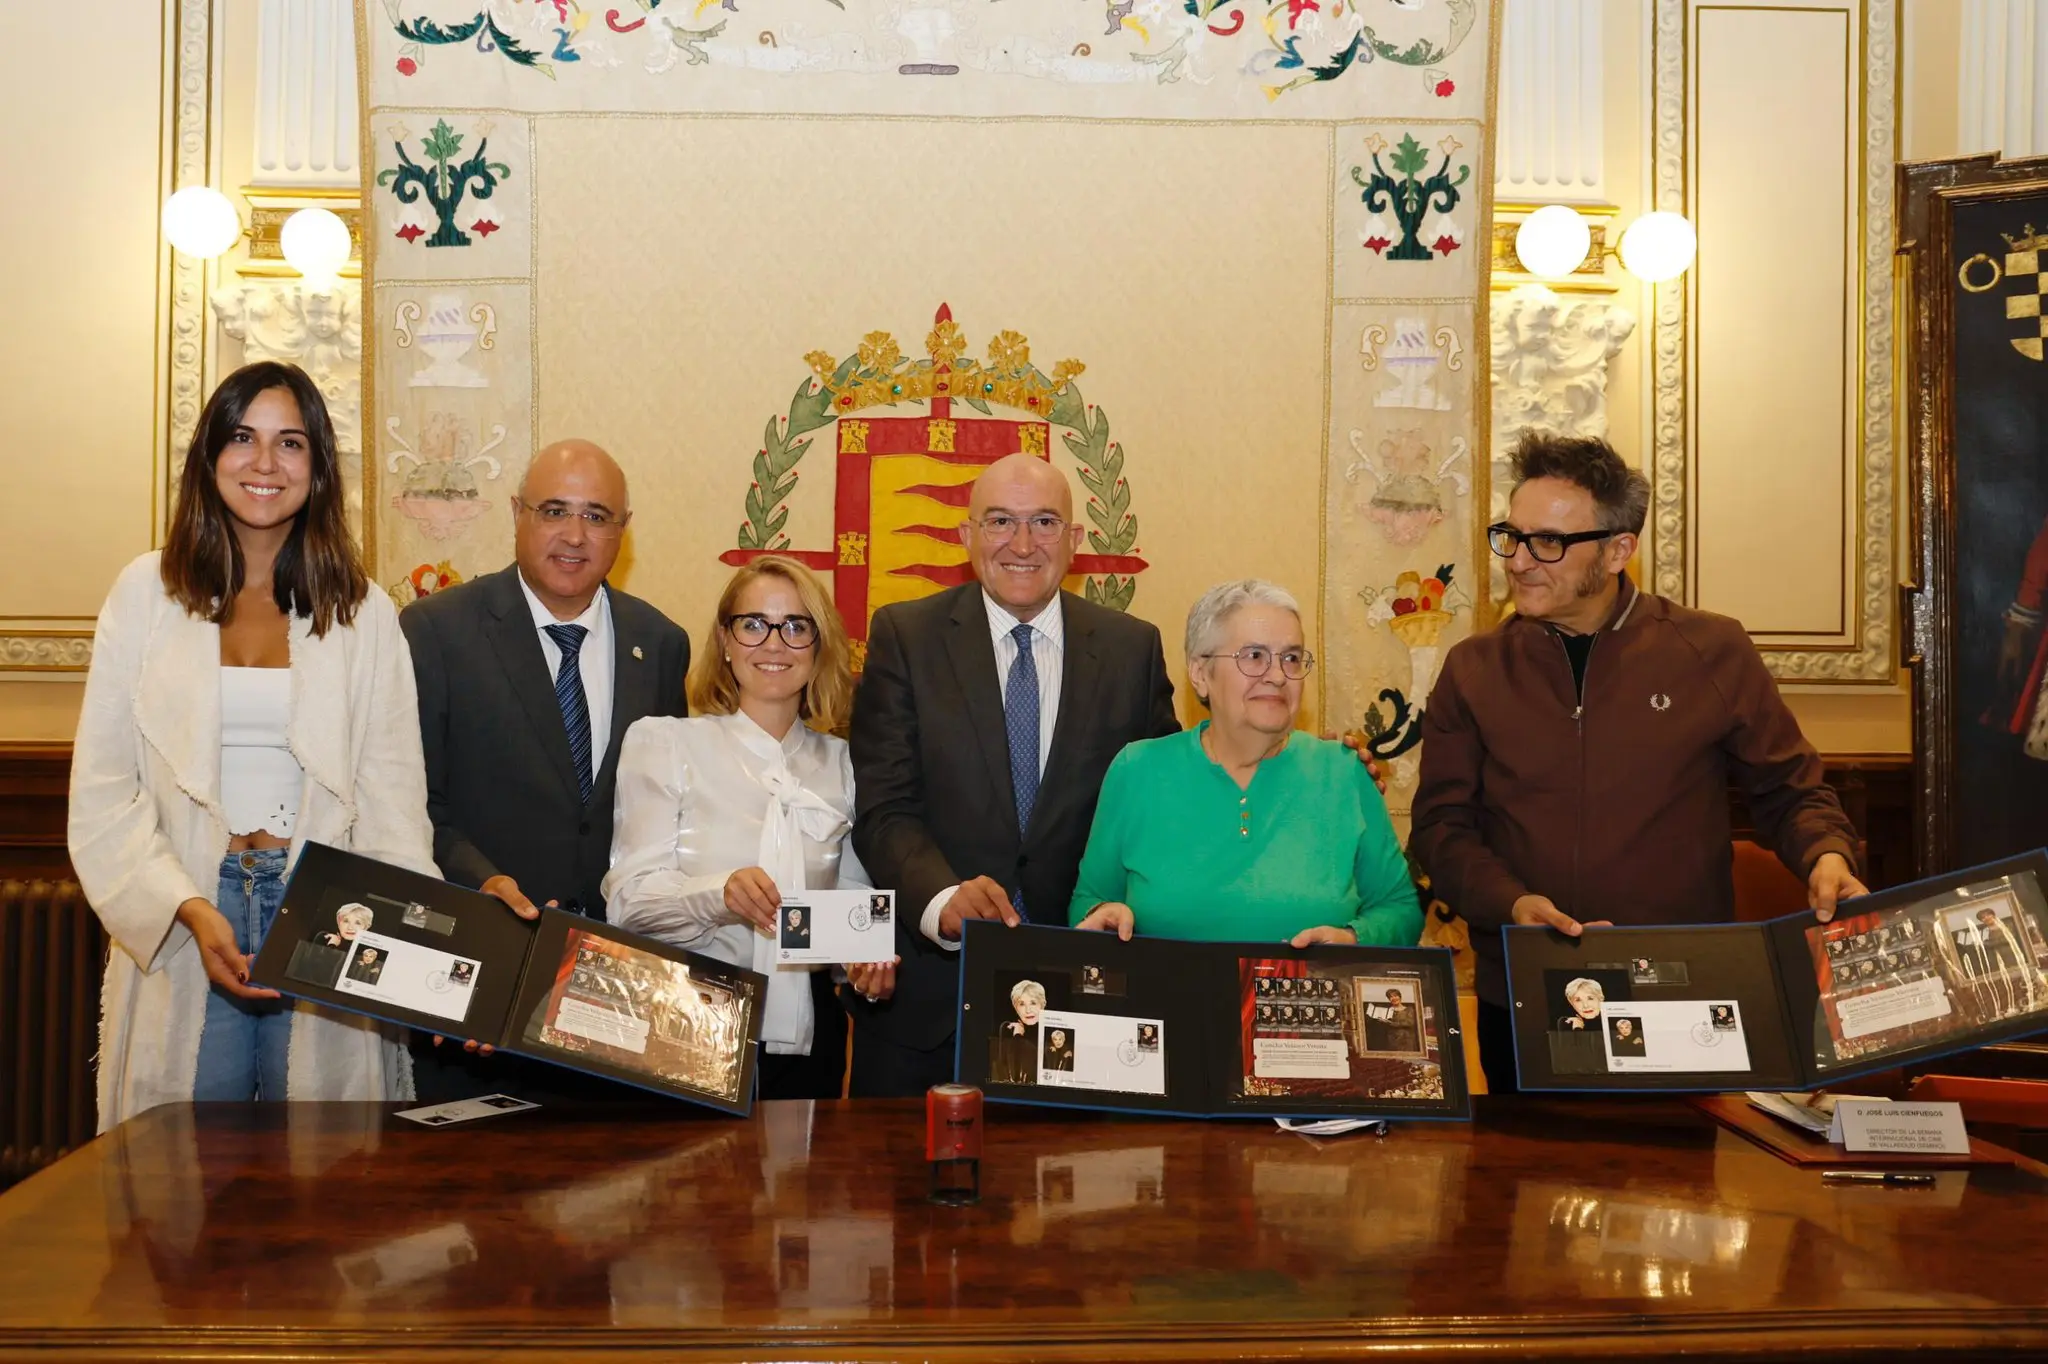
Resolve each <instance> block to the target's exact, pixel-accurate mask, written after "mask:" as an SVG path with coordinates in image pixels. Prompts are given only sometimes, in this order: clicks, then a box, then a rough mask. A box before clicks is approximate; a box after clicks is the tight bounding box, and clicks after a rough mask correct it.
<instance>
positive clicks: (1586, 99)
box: [1493, 0, 1607, 204]
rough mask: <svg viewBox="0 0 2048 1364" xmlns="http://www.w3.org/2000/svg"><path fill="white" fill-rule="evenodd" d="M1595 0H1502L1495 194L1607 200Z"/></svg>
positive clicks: (1518, 198)
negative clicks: (1504, 11) (1505, 9)
mask: <svg viewBox="0 0 2048 1364" xmlns="http://www.w3.org/2000/svg"><path fill="white" fill-rule="evenodd" d="M1600 24H1601V5H1600V0H1507V14H1506V19H1505V22H1504V23H1503V24H1502V25H1501V46H1500V89H1499V94H1498V104H1497V105H1496V110H1497V115H1498V117H1497V122H1496V124H1495V126H1496V128H1497V129H1498V132H1497V135H1496V144H1495V151H1494V180H1493V186H1494V194H1495V197H1497V198H1499V199H1503V200H1506V201H1508V202H1511V203H1513V202H1530V203H1542V204H1551V203H1596V204H1597V203H1606V202H1607V175H1606V169H1605V161H1604V155H1603V151H1604V140H1605V138H1606V126H1605V124H1604V122H1603V120H1602V113H1601V99H1602V96H1603V93H1604V90H1603V85H1602V79H1601V47H1600Z"/></svg>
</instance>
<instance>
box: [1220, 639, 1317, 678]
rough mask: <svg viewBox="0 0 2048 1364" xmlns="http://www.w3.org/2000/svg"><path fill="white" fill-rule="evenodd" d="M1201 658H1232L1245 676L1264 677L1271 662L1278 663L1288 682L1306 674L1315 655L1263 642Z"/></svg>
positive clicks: (1271, 667) (1271, 666) (1271, 665)
mask: <svg viewBox="0 0 2048 1364" xmlns="http://www.w3.org/2000/svg"><path fill="white" fill-rule="evenodd" d="M1200 656H1201V657H1203V658H1234V659H1236V660H1237V670H1238V671H1239V672H1241V673H1243V674H1244V675H1245V676H1246V677H1264V676H1265V675H1266V674H1267V673H1269V672H1271V671H1273V664H1274V663H1275V662H1276V661H1277V662H1278V663H1279V664H1280V675H1281V676H1282V677H1285V678H1286V679H1287V680H1288V681H1290V682H1299V681H1301V679H1302V678H1304V677H1307V676H1308V670H1309V669H1310V668H1313V667H1315V665H1316V656H1315V655H1314V654H1312V653H1310V652H1309V651H1308V650H1306V649H1273V648H1269V647H1268V646H1266V645H1264V644H1247V645H1245V646H1244V647H1243V648H1242V649H1239V650H1238V651H1237V652H1236V653H1234V654H1202V655H1200Z"/></svg>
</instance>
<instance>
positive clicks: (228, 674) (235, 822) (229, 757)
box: [220, 667, 306, 838]
mask: <svg viewBox="0 0 2048 1364" xmlns="http://www.w3.org/2000/svg"><path fill="white" fill-rule="evenodd" d="M291 719H292V670H291V669H290V668H229V667H223V668H222V669H221V670H220V803H221V806H222V808H223V809H224V810H226V812H227V817H228V832H229V833H230V834H252V833H255V832H257V831H258V830H259V829H261V830H268V831H269V832H271V833H273V834H276V835H277V836H278V837H279V838H290V837H291V833H292V825H293V824H295V823H297V822H298V817H299V794H300V791H301V790H302V789H303V788H304V786H305V784H306V773H305V769H303V768H301V767H300V766H299V760H298V759H297V758H295V757H293V756H292V750H291V743H290V740H289V739H288V737H287V735H288V733H289V731H290V728H291Z"/></svg>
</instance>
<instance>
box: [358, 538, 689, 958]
mask: <svg viewBox="0 0 2048 1364" xmlns="http://www.w3.org/2000/svg"><path fill="white" fill-rule="evenodd" d="M610 591H611V605H612V630H613V635H614V654H613V665H612V667H613V671H612V677H613V682H612V723H611V739H610V741H609V743H608V745H607V746H606V748H605V756H604V765H603V766H602V767H601V768H600V769H599V770H598V771H597V772H595V773H593V774H592V776H593V778H594V781H593V786H592V790H591V795H590V803H589V804H588V805H585V804H584V803H583V801H582V799H581V797H580V796H579V795H578V792H577V788H576V769H575V766H574V762H573V760H572V759H571V758H570V756H569V737H568V734H567V733H566V732H565V731H564V730H563V728H562V712H561V708H560V707H559V706H558V705H557V704H556V701H555V684H554V679H553V678H552V677H551V676H550V675H549V673H548V665H547V657H546V655H545V654H543V653H542V652H541V647H540V637H539V634H538V632H537V631H536V630H535V629H534V628H533V617H532V615H531V614H530V613H529V611H528V609H527V605H526V599H525V596H524V594H522V593H521V592H520V590H519V569H518V567H517V566H516V565H515V566H511V567H507V568H505V569H503V570H501V571H499V572H497V573H492V574H489V575H488V576H485V577H482V578H478V579H476V580H475V581H474V582H469V583H464V584H462V585H461V586H459V587H453V588H450V589H448V590H447V591H445V592H436V593H435V594H434V595H432V596H430V597H424V598H422V599H420V600H419V601H416V602H414V603H413V604H412V605H410V606H408V607H406V608H405V610H404V611H403V612H401V613H400V615H399V618H398V623H399V625H400V627H401V628H403V629H404V631H405V638H406V641H407V642H408V643H409V644H410V645H411V646H412V663H413V673H414V676H415V677H416V678H417V680H418V683H419V698H420V739H421V745H422V748H423V749H424V750H425V754H426V762H427V813H428V814H429V815H430V816H431V817H432V818H433V821H434V861H435V862H436V863H438V864H439V865H440V868H441V874H442V875H443V876H445V877H447V878H448V879H449V880H450V881H453V882H456V883H457V884H459V885H465V886H480V885H482V884H483V883H484V881H486V880H487V879H489V878H490V877H492V876H494V875H497V874H499V873H503V874H504V875H506V876H509V877H511V878H512V879H513V880H515V881H517V882H518V883H519V888H520V889H521V890H522V891H524V892H525V893H526V895H527V896H528V897H529V898H530V899H531V900H532V901H533V902H534V903H535V904H545V903H547V902H548V901H549V900H558V901H560V902H561V903H562V905H563V906H564V907H576V908H580V909H581V910H582V911H583V912H585V913H587V914H590V915H592V916H594V917H598V918H602V917H603V915H604V897H603V895H602V894H600V892H599V890H598V887H599V885H600V883H601V882H602V881H603V880H604V874H605V870H606V868H607V867H608V866H609V864H610V860H611V848H612V793H613V790H614V788H615V786H616V785H617V781H618V767H619V749H620V748H621V747H622V746H623V742H624V739H625V734H626V729H627V727H628V726H629V725H631V724H632V723H633V722H634V721H635V720H638V719H641V718H642V717H643V716H648V715H681V714H683V713H684V709H685V703H684V700H683V676H684V674H685V673H687V672H688V671H689V667H690V638H689V636H688V635H686V634H684V633H683V631H682V628H681V627H680V626H678V625H677V624H676V623H675V622H674V621H671V620H670V619H669V618H668V617H666V616H664V615H662V614H661V612H659V611H657V610H655V609H654V608H653V607H652V606H649V605H648V604H647V603H646V602H644V601H641V600H640V599H639V598H637V597H629V596H627V595H626V594H625V593H623V592H621V591H619V590H618V589H617V588H612V589H610ZM636 648H637V649H638V650H639V656H638V657H636V656H635V655H634V650H635V649H636Z"/></svg>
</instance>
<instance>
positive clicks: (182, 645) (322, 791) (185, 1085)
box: [70, 553, 438, 1132]
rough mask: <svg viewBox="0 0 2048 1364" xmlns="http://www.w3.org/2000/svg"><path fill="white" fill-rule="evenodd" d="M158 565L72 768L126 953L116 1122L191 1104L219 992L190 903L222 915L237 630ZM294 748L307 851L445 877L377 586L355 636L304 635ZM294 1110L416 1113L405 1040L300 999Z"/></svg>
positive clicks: (409, 699)
mask: <svg viewBox="0 0 2048 1364" xmlns="http://www.w3.org/2000/svg"><path fill="white" fill-rule="evenodd" d="M157 559H158V556H157V555H156V554H154V553H152V554H145V555H143V556H142V557H141V558H139V559H137V560H135V561H134V562H133V563H131V564H129V565H128V567H127V568H125V569H123V570H122V572H121V576H120V577H119V578H118V579H116V580H115V583H114V588H113V591H112V592H110V593H109V594H108V596H107V602H106V605H105V606H103V607H102V608H101V609H100V617H99V624H98V626H97V628H96V629H95V630H94V631H93V656H92V670H91V672H90V673H89V674H88V675H87V677H86V681H85V706H84V711H83V713H82V714H81V715H80V717H79V721H78V739H77V743H76V745H75V747H74V748H73V750H72V759H71V814H70V843H71V861H72V865H73V866H74V867H76V868H77V870H78V879H79V882H80V883H81V884H82V885H83V886H84V888H85V895H86V899H87V900H88V901H90V902H91V904H92V907H93V909H94V910H95V911H96V912H97V913H98V914H99V916H100V922H101V923H103V924H105V925H106V929H107V933H108V935H109V936H110V937H112V938H113V940H114V951H113V952H112V953H110V954H109V956H108V960H107V974H106V983H105V987H104V989H103V991H102V994H101V1000H100V1072H99V1125H100V1130H101V1131H102V1132H104V1131H106V1130H107V1129H108V1128H110V1127H112V1126H114V1125H115V1124H116V1123H119V1122H121V1121H122V1120H124V1119H126V1118H129V1117H132V1116H134V1115H135V1114H137V1113H140V1112H142V1111H143V1110H144V1109H148V1108H153V1107H155V1106H156V1105H158V1104H163V1103H178V1102H183V1101H185V1100H188V1099H190V1098H191V1097H192V1086H193V1081H194V1078H195V1076H196V1075H197V1073H198V1066H199V1033H200V1029H201V1026H202V1024H203V1023H204V1020H205V1010H206V993H207V990H208V989H209V988H210V987H209V985H208V982H207V979H206V972H205V969H204V968H203V967H202V966H201V965H200V960H199V949H198V947H197V946H196V945H195V944H194V942H193V940H192V935H191V933H190V932H188V931H187V930H186V928H185V926H184V925H183V924H181V923H179V922H178V920H177V913H178V906H179V905H181V904H183V903H184V902H185V901H186V900H189V899H192V898H194V897H197V898H199V899H203V900H205V901H206V902H207V903H209V904H212V903H213V902H214V899H215V897H216V894H217V892H218V890H219V883H220V861H221V858H222V857H224V856H225V855H226V853H227V847H228V824H227V818H226V816H225V814H224V813H223V812H222V810H221V804H220V733H221V715H220V627H219V626H217V625H214V624H213V623H211V622H209V621H204V620H200V619H198V618H197V617H195V616H192V615H191V614H189V613H188V612H187V611H186V610H185V609H184V608H183V607H181V606H179V605H178V604H177V603H176V602H174V601H172V600H171V599H170V597H169V596H168V595H167V594H166V593H165V592H164V588H163V582H162V579H161V578H160V577H159V576H158V568H157ZM291 675H292V715H291V728H290V734H289V739H290V743H291V750H292V754H293V756H294V757H296V758H297V759H298V761H299V764H300V765H301V766H302V767H303V768H304V769H305V772H306V785H305V790H304V793H303V795H302V796H301V797H300V801H299V816H298V825H297V828H296V830H295V831H294V834H293V838H292V848H291V856H292V859H293V860H294V861H296V860H297V857H298V853H299V850H300V848H301V847H303V846H304V844H305V842H306V841H307V840H309V839H310V840H313V841H315V842H320V843H327V844H331V845H332V846H334V847H338V848H347V849H350V850H352V851H354V852H358V853H361V854H363V855H364V856H366V857H374V858H377V859H378V860H380V861H384V862H390V863H394V864H396V865H398V866H401V867H407V868H410V869H411V870H413V871H419V872H425V873H426V874H428V875H430V876H431V875H438V873H437V872H436V870H435V867H434V861H433V827H432V825H431V824H430V823H429V822H428V819H427V790H426V772H425V766H424V763H423V761H422V759H421V756H420V727H419V707H418V701H417V699H416V697H415V695H414V692H413V674H412V660H411V655H410V654H409V653H408V652H407V650H406V646H405V637H404V636H403V635H401V634H400V633H399V630H398V613H397V611H396V610H395V609H394V608H393V607H392V605H391V600H390V598H389V597H387V596H386V595H385V594H384V593H382V592H379V591H378V590H376V588H375V586H374V585H373V586H372V587H371V589H370V591H369V594H368V596H367V597H366V598H365V599H364V600H363V602H362V604H361V605H360V606H359V607H358V608H357V610H356V617H355V623H354V624H353V625H352V626H348V627H343V626H340V625H336V626H333V627H331V628H330V629H329V630H328V631H327V634H326V637H325V638H315V637H314V635H313V630H312V624H311V622H310V621H307V620H305V619H302V618H296V617H295V618H293V620H292V622H291ZM285 1088H286V1097H287V1098H291V1099H373V1100H374V1099H407V1098H411V1097H412V1064H411V1059H410V1057H409V1056H408V1054H407V1052H406V1050H405V1045H404V1033H403V1030H401V1029H397V1028H391V1027H387V1026H383V1025H379V1024H375V1023H373V1022H371V1021H369V1020H367V1019H363V1018H358V1017H356V1016H354V1015H348V1014H340V1013H335V1012H333V1011H330V1010H326V1009H321V1008H316V1007H314V1006H312V1005H308V1004H304V1003H301V1004H299V1005H298V1006H297V1007H296V1009H295V1011H294V1014H293V1018H292V1032H291V1044H290V1050H289V1053H288V1057H287V1062H286V1084H285Z"/></svg>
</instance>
